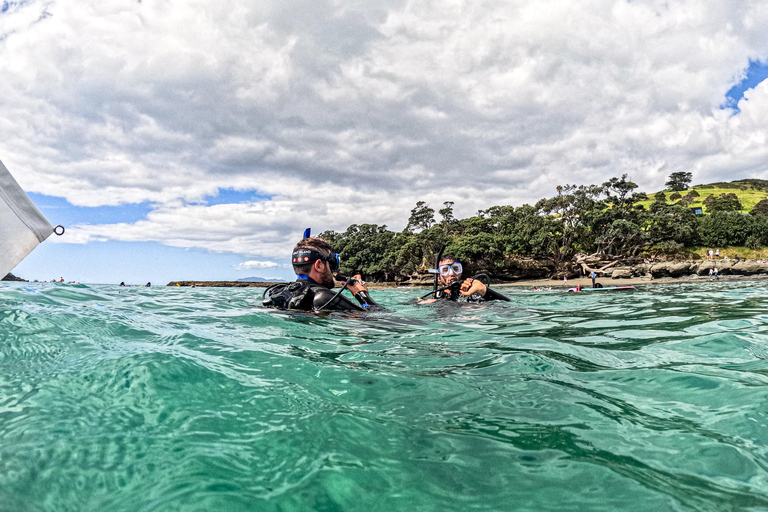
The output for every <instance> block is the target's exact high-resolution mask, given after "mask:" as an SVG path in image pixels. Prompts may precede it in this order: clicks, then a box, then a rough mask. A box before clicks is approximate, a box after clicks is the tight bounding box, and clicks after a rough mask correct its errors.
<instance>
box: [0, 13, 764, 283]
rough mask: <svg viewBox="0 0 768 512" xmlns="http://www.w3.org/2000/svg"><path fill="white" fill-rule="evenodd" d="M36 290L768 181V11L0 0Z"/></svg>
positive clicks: (7, 139)
mask: <svg viewBox="0 0 768 512" xmlns="http://www.w3.org/2000/svg"><path fill="white" fill-rule="evenodd" d="M1 1H2V4H1V6H0V112H2V115H0V160H2V161H3V162H4V163H5V165H6V166H7V167H8V169H9V170H10V171H11V173H12V174H13V175H14V176H15V178H16V179H17V181H19V183H20V184H21V185H22V187H23V188H24V189H25V190H26V191H27V192H29V193H30V196H31V197H32V198H33V200H34V201H35V203H36V204H37V205H38V206H39V207H40V209H41V210H42V211H43V212H44V213H45V214H46V215H47V216H48V217H49V219H50V220H51V222H52V223H53V224H64V225H65V226H66V227H67V232H66V234H65V235H64V236H63V237H60V238H55V237H52V238H55V239H52V240H49V241H47V242H46V243H45V244H43V245H42V246H40V247H38V249H36V250H35V252H33V254H32V255H30V256H29V258H27V260H25V261H24V262H23V263H22V264H21V265H19V267H17V269H16V270H15V273H17V274H19V275H22V276H23V277H26V278H28V279H41V280H42V279H50V278H53V277H60V276H61V277H64V278H65V279H68V280H79V281H86V282H115V281H116V282H119V281H127V282H134V283H143V282H146V281H150V280H151V281H154V282H156V283H163V284H164V282H167V281H170V280H172V279H237V278H241V277H247V276H251V275H258V276H265V277H288V276H290V275H292V273H291V271H290V269H289V268H286V267H287V265H286V263H287V262H288V259H287V258H286V256H287V255H288V254H289V252H290V248H291V247H292V245H293V244H294V243H295V241H296V240H297V239H298V238H300V236H301V233H302V231H303V229H304V228H305V227H309V226H311V227H312V228H313V230H314V232H316V233H319V232H320V231H323V230H326V229H336V230H342V229H344V228H346V226H348V225H349V224H352V223H377V224H386V225H387V226H389V227H390V228H391V229H396V230H400V229H402V228H403V227H404V225H405V222H406V220H407V218H408V214H409V211H410V209H411V208H412V207H413V206H414V204H415V203H416V201H418V200H426V201H427V202H429V203H430V204H431V205H432V206H433V207H438V208H439V207H440V206H441V205H442V203H443V202H444V201H454V202H455V207H454V208H455V213H456V215H457V216H458V217H465V216H468V215H471V214H473V213H475V212H476V211H477V210H478V209H480V208H487V207H489V206H492V205H495V204H511V205H515V206H519V205H522V204H524V203H532V202H535V201H536V200H537V199H539V198H541V197H546V196H551V195H554V194H555V193H556V192H555V187H556V186H557V185H558V184H566V183H577V184H587V183H601V182H602V181H605V180H606V179H608V178H610V177H612V176H620V175H621V174H623V173H627V174H629V175H630V177H631V178H632V179H633V180H634V181H636V182H637V183H638V184H639V185H640V186H641V189H643V190H646V191H655V190H658V189H660V188H662V187H663V184H664V181H665V180H666V177H667V176H668V175H669V174H670V173H672V172H675V171H690V172H692V173H693V175H694V182H695V183H704V182H708V181H713V180H731V179H738V178H747V177H757V178H764V179H768V144H767V143H766V142H767V141H766V138H767V136H768V82H762V80H763V79H764V78H765V77H766V76H768V65H766V63H768V4H766V3H765V2H758V1H750V0H667V1H657V0H632V1H628V0H580V1H578V2H577V1H574V0H571V1H567V0H509V1H506V2H499V1H498V0H494V1H486V0H472V1H470V0H442V1H439V2H438V1H431V0H424V1H407V0H350V1H340V0H312V1H305V0H279V1H274V0H262V1H259V2H254V1H252V0H231V1H229V2H216V1H213V0H188V1H177V0H110V1H109V2H104V1H103V0H77V1H75V0H18V1H8V0H1Z"/></svg>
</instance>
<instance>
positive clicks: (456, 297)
mask: <svg viewBox="0 0 768 512" xmlns="http://www.w3.org/2000/svg"><path fill="white" fill-rule="evenodd" d="M457 284H458V285H457ZM460 288H461V283H460V282H458V281H456V284H454V285H453V286H451V289H450V290H446V291H444V292H443V291H439V292H437V293H436V294H435V298H437V299H443V300H452V301H455V302H487V301H489V300H503V301H507V302H509V299H508V298H507V297H505V296H504V295H502V294H500V293H499V292H497V291H495V290H492V289H491V288H488V287H486V289H485V295H480V294H479V293H474V294H472V295H462V294H461V293H460V292H459V289H460Z"/></svg>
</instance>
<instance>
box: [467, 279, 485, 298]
mask: <svg viewBox="0 0 768 512" xmlns="http://www.w3.org/2000/svg"><path fill="white" fill-rule="evenodd" d="M487 290H488V288H486V287H485V285H484V284H483V283H482V282H481V281H478V280H477V279H465V280H464V282H463V283H461V294H462V295H474V294H476V293H478V294H480V295H485V292H486V291H487Z"/></svg>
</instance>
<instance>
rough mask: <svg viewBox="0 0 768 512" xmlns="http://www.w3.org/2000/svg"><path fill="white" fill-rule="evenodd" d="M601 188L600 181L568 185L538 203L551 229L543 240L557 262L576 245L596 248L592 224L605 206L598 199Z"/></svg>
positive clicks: (561, 262)
mask: <svg viewBox="0 0 768 512" xmlns="http://www.w3.org/2000/svg"><path fill="white" fill-rule="evenodd" d="M601 191H602V188H601V187H598V186H597V185H588V186H585V185H580V186H578V187H577V186H576V185H566V186H565V187H563V188H562V193H561V194H560V195H558V196H555V197H552V198H549V199H541V200H539V202H537V203H536V208H538V210H539V212H540V213H541V214H542V215H546V216H547V219H546V225H547V229H548V231H549V233H548V236H547V237H546V238H545V240H544V242H545V246H546V247H547V248H548V249H549V250H550V251H551V252H552V254H553V257H554V260H555V263H556V264H557V265H558V266H562V265H563V263H564V262H565V260H566V259H568V258H569V257H570V256H571V251H572V249H573V248H574V246H575V245H578V246H580V247H581V248H588V249H586V250H589V249H592V248H593V246H594V239H593V237H592V232H591V226H592V224H593V221H594V219H595V217H596V216H597V215H599V214H600V212H601V210H602V209H603V208H604V206H605V204H604V203H603V202H602V201H600V200H599V197H600V195H601Z"/></svg>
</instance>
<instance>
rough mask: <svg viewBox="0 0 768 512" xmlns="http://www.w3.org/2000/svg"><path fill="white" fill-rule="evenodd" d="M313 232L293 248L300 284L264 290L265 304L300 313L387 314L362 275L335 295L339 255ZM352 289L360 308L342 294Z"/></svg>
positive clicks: (295, 269) (293, 260)
mask: <svg viewBox="0 0 768 512" xmlns="http://www.w3.org/2000/svg"><path fill="white" fill-rule="evenodd" d="M309 235H310V230H309V229H307V230H306V231H305V232H304V239H303V240H301V241H300V242H299V243H298V244H297V245H296V247H295V248H294V249H293V254H292V255H291V262H292V263H293V271H294V272H295V273H296V281H294V282H292V283H278V284H274V285H272V286H270V287H269V288H267V289H266V290H264V295H263V297H262V298H263V304H264V305H265V306H268V307H272V308H276V309H294V310H300V311H313V312H318V311H386V309H385V308H384V307H382V306H381V305H379V304H378V303H377V302H376V301H374V300H373V298H371V296H370V295H369V294H368V288H366V286H365V283H364V282H363V281H362V280H361V279H360V276H359V275H357V276H354V277H350V278H349V279H347V280H346V282H345V283H344V286H342V287H341V290H339V291H338V292H334V291H332V290H331V289H332V288H333V287H334V285H335V282H334V279H333V273H334V272H337V271H338V270H339V255H338V253H334V252H333V251H332V250H331V246H330V245H329V244H328V242H326V241H325V240H323V239H322V238H320V237H310V236H309ZM345 289H347V290H349V291H350V292H351V293H352V295H354V297H355V299H357V301H358V302H359V303H360V305H357V304H355V303H354V302H352V301H351V300H349V299H348V298H346V297H345V296H343V295H342V294H341V293H342V292H343V291H344V290H345Z"/></svg>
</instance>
